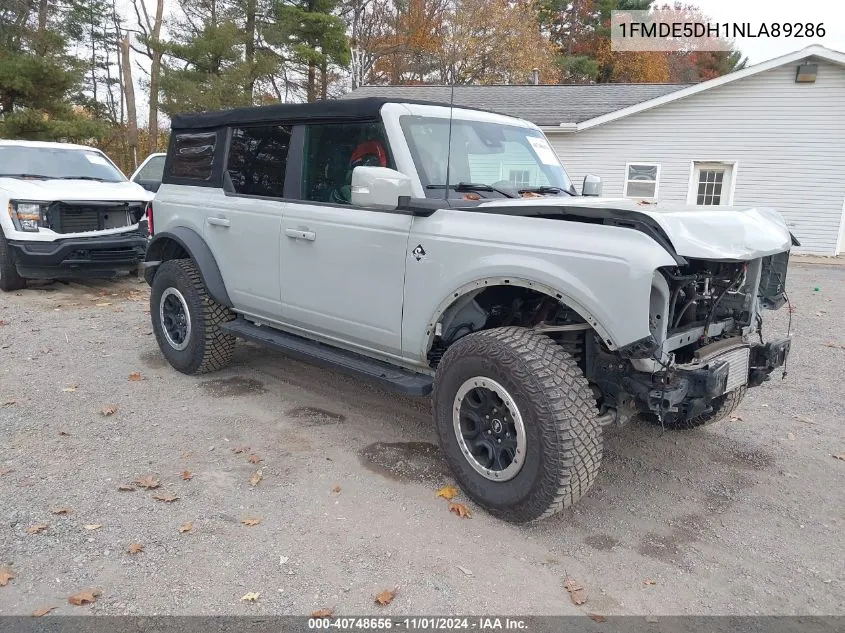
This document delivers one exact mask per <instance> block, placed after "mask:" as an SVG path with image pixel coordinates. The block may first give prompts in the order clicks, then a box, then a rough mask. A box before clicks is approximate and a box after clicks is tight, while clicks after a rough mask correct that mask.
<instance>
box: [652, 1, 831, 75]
mask: <svg viewBox="0 0 845 633" xmlns="http://www.w3.org/2000/svg"><path fill="white" fill-rule="evenodd" d="M685 1H686V2H689V3H690V4H695V5H698V7H699V8H700V9H701V11H702V13H704V14H705V15H708V16H710V18H711V19H712V21H713V22H719V23H722V22H740V23H743V22H750V23H751V25H752V28H754V29H756V28H757V27H758V26H759V25H760V24H761V23H763V22H765V23H766V24H767V25H770V24H772V23H774V22H777V23H779V24H783V23H784V22H789V23H792V24H794V23H795V22H802V23H807V22H812V23H813V24H818V23H820V22H821V23H823V24H824V28H825V36H824V37H822V38H812V39H808V38H783V37H780V38H774V37H768V38H756V39H755V38H741V39H737V40H736V45H737V47H738V48H739V49H740V50H741V51H742V52H743V54H744V55H746V56H747V57H748V63H749V64H758V63H760V62H764V61H766V60H768V59H772V58H774V57H780V56H781V55H785V54H787V53H791V52H792V51H796V50H799V49H802V48H806V47H807V46H810V45H812V44H821V45H822V46H825V47H827V48H832V49H834V50H838V51H841V52H845V4H843V3H842V2H841V0H797V1H795V0H793V1H791V2H786V1H784V0H685ZM655 4H662V2H661V1H660V0H658V2H656V3H655Z"/></svg>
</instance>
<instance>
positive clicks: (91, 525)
mask: <svg viewBox="0 0 845 633" xmlns="http://www.w3.org/2000/svg"><path fill="white" fill-rule="evenodd" d="M82 527H84V528H85V529H86V530H99V529H100V528H101V527H103V525H102V523H88V524H87V525H83V526H82Z"/></svg>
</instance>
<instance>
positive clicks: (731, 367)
mask: <svg viewBox="0 0 845 633" xmlns="http://www.w3.org/2000/svg"><path fill="white" fill-rule="evenodd" d="M750 356H751V349H750V348H748V347H737V348H735V349H732V350H731V351H730V352H726V353H724V354H720V355H719V356H716V357H715V358H712V359H711V362H713V361H725V362H727V363H728V384H727V387H726V388H725V391H733V390H734V389H737V388H738V387H742V386H743V385H744V384H746V383H747V382H748V370H749V358H750Z"/></svg>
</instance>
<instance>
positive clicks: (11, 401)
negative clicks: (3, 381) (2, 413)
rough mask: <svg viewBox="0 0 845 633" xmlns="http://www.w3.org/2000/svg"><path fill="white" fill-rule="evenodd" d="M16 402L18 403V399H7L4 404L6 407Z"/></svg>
mask: <svg viewBox="0 0 845 633" xmlns="http://www.w3.org/2000/svg"><path fill="white" fill-rule="evenodd" d="M16 403H17V400H6V401H5V402H4V403H3V406H4V407H11V406H12V405H13V404H16Z"/></svg>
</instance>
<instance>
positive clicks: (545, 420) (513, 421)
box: [434, 327, 602, 523]
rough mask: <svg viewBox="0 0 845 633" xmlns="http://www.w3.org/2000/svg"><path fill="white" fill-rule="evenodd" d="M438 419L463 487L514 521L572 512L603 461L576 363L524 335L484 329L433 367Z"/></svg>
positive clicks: (543, 339)
mask: <svg viewBox="0 0 845 633" xmlns="http://www.w3.org/2000/svg"><path fill="white" fill-rule="evenodd" d="M434 418H435V423H436V425H437V433H438V436H439V439H440V445H441V447H442V448H443V451H444V453H445V455H446V460H447V462H448V463H449V466H450V467H451V469H452V472H453V473H454V475H455V478H456V479H457V481H458V483H459V485H460V487H461V488H462V489H463V490H464V492H465V493H466V494H467V495H468V496H469V497H470V498H471V499H472V500H473V501H475V502H476V503H478V504H479V505H480V506H482V507H484V508H485V509H487V510H488V511H489V512H490V513H491V514H493V515H494V516H497V517H499V518H502V519H505V520H507V521H512V522H514V523H523V522H526V521H532V520H534V519H540V518H544V517H547V516H550V515H552V514H554V513H556V512H558V511H559V510H561V509H563V508H567V507H569V506H571V505H572V504H573V503H575V502H576V501H578V499H580V498H581V497H582V496H583V495H584V494H585V493H586V492H587V490H588V489H589V488H590V486H591V485H592V484H593V481H594V480H595V477H596V473H597V472H598V468H599V464H600V462H601V455H602V437H601V426H600V425H599V423H598V421H597V419H596V418H597V410H596V402H595V398H594V396H593V393H592V391H591V390H590V387H589V385H588V384H587V380H586V379H585V378H584V376H583V374H582V373H581V370H580V368H579V367H578V364H577V363H576V362H575V360H574V359H573V358H572V357H571V356H570V355H569V354H567V353H566V352H565V351H564V350H563V349H561V348H560V347H559V346H558V345H557V344H556V343H555V342H554V341H552V340H551V339H550V338H548V337H547V336H543V335H541V334H537V333H535V332H532V331H530V330H528V329H525V328H519V327H506V328H498V329H493V330H485V331H483V332H478V333H475V334H469V335H467V336H465V337H463V338H461V339H460V340H459V341H457V342H456V343H454V344H453V345H452V346H451V347H449V349H447V350H446V353H445V354H444V355H443V358H442V360H441V361H440V363H439V365H438V367H437V374H436V377H435V382H434Z"/></svg>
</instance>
